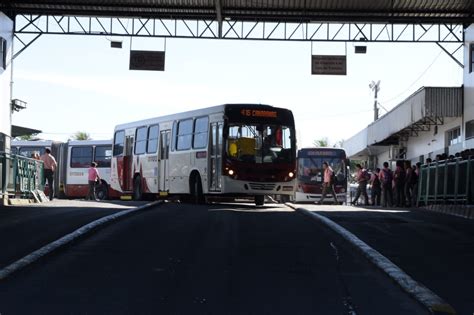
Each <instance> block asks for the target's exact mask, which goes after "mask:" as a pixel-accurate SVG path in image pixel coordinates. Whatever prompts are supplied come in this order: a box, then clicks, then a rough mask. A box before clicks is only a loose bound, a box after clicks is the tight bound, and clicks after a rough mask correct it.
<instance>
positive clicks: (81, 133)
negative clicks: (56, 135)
mask: <svg viewBox="0 0 474 315" xmlns="http://www.w3.org/2000/svg"><path fill="white" fill-rule="evenodd" d="M73 139H74V140H91V136H90V135H89V134H88V133H87V132H85V131H78V132H76V133H75V134H74V136H73Z"/></svg>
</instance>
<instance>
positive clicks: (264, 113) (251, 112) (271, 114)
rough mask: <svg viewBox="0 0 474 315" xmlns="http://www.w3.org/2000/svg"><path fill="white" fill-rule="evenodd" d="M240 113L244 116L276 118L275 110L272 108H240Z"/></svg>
mask: <svg viewBox="0 0 474 315" xmlns="http://www.w3.org/2000/svg"><path fill="white" fill-rule="evenodd" d="M240 114H241V115H242V116H246V117H264V118H277V117H278V115H277V112H276V111H274V110H260V109H242V110H240Z"/></svg>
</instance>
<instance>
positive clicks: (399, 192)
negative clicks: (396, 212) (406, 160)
mask: <svg viewBox="0 0 474 315" xmlns="http://www.w3.org/2000/svg"><path fill="white" fill-rule="evenodd" d="M396 165H397V166H396V168H395V172H394V174H393V180H394V182H395V196H396V202H397V203H396V206H397V207H405V203H406V202H405V201H406V200H405V177H406V176H405V175H406V171H405V168H404V165H403V161H397V164H396Z"/></svg>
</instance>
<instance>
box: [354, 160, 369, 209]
mask: <svg viewBox="0 0 474 315" xmlns="http://www.w3.org/2000/svg"><path fill="white" fill-rule="evenodd" d="M356 168H357V174H356V180H357V183H358V184H359V186H357V192H356V195H355V197H354V200H352V201H351V204H352V205H355V204H356V202H357V200H358V199H359V197H360V195H362V196H364V201H365V205H366V206H367V205H368V204H369V196H368V195H367V181H368V180H369V178H370V177H369V174H368V173H367V170H365V169H364V168H363V167H362V165H360V164H357V165H356Z"/></svg>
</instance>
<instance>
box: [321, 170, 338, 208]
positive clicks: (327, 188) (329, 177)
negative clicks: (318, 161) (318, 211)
mask: <svg viewBox="0 0 474 315" xmlns="http://www.w3.org/2000/svg"><path fill="white" fill-rule="evenodd" d="M323 172H324V173H323V174H324V179H323V192H322V195H321V199H320V200H319V201H316V204H322V203H323V201H324V198H325V197H326V194H327V193H328V192H330V193H331V194H332V196H333V198H334V204H335V205H337V204H338V201H337V196H336V192H335V190H334V181H335V175H334V171H333V169H332V168H331V166H329V164H328V162H323Z"/></svg>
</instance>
